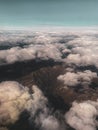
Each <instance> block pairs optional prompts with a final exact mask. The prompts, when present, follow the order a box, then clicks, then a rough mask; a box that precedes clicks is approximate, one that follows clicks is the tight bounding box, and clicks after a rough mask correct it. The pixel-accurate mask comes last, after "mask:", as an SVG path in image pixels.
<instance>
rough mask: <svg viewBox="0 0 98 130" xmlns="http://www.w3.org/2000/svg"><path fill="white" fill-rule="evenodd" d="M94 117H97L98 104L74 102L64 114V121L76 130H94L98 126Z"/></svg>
mask: <svg viewBox="0 0 98 130" xmlns="http://www.w3.org/2000/svg"><path fill="white" fill-rule="evenodd" d="M96 116H98V102H94V101H85V102H82V103H77V102H74V103H73V105H72V107H71V108H70V110H69V111H68V112H67V113H66V114H65V119H66V121H67V123H68V124H69V125H70V126H71V127H73V128H74V129H76V130H96V127H97V126H98V123H97V120H96Z"/></svg>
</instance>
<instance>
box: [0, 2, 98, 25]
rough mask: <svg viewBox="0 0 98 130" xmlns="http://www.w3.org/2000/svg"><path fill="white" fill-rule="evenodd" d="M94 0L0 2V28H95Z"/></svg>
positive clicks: (97, 11) (96, 5)
mask: <svg viewBox="0 0 98 130" xmlns="http://www.w3.org/2000/svg"><path fill="white" fill-rule="evenodd" d="M97 25H98V0H0V26H1V27H2V26H15V27H31V26H32V27H33V26H97Z"/></svg>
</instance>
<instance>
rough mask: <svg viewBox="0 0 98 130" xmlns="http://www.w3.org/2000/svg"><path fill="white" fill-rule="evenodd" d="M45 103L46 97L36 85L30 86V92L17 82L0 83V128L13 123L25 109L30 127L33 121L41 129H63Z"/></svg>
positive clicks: (46, 102)
mask: <svg viewBox="0 0 98 130" xmlns="http://www.w3.org/2000/svg"><path fill="white" fill-rule="evenodd" d="M47 105H48V99H47V98H46V97H45V96H44V95H43V93H42V91H41V90H40V89H39V88H38V87H37V86H36V85H33V86H32V94H31V93H29V89H28V88H26V87H24V86H22V85H21V84H19V83H18V82H15V81H5V82H2V83H0V126H1V127H0V130H1V129H4V130H6V129H8V125H9V124H10V125H14V123H15V122H16V121H18V120H19V118H20V115H21V113H22V112H23V111H25V110H27V111H28V113H29V117H28V121H29V123H30V124H31V126H32V129H33V127H34V126H33V124H34V123H35V124H36V126H37V127H39V128H40V129H41V130H59V129H61V130H65V126H64V125H63V124H62V123H60V121H59V120H58V119H57V118H56V117H55V115H54V114H53V113H52V109H51V108H49V107H48V106H47ZM24 114H25V113H24ZM52 124H54V125H52ZM8 130H9V129H8Z"/></svg>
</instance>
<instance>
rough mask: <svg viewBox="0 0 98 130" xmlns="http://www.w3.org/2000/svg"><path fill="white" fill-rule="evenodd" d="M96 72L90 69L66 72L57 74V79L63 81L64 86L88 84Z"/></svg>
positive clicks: (95, 75)
mask: <svg viewBox="0 0 98 130" xmlns="http://www.w3.org/2000/svg"><path fill="white" fill-rule="evenodd" d="M96 77H97V74H96V73H95V72H92V71H90V70H85V71H83V72H76V73H75V72H66V73H65V74H64V75H59V76H58V77H57V79H58V80H61V81H63V82H64V84H65V86H66V87H67V86H76V85H79V84H81V85H83V86H84V85H90V83H91V81H92V79H93V78H96Z"/></svg>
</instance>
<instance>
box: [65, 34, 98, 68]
mask: <svg viewBox="0 0 98 130" xmlns="http://www.w3.org/2000/svg"><path fill="white" fill-rule="evenodd" d="M67 46H68V47H70V48H71V53H70V54H69V55H68V57H67V58H66V62H67V63H68V64H74V65H76V66H90V65H94V66H95V67H98V39H97V38H94V35H93V34H92V35H90V36H89V35H87V34H85V35H80V37H79V38H77V39H74V40H73V41H69V42H68V43H67Z"/></svg>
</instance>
